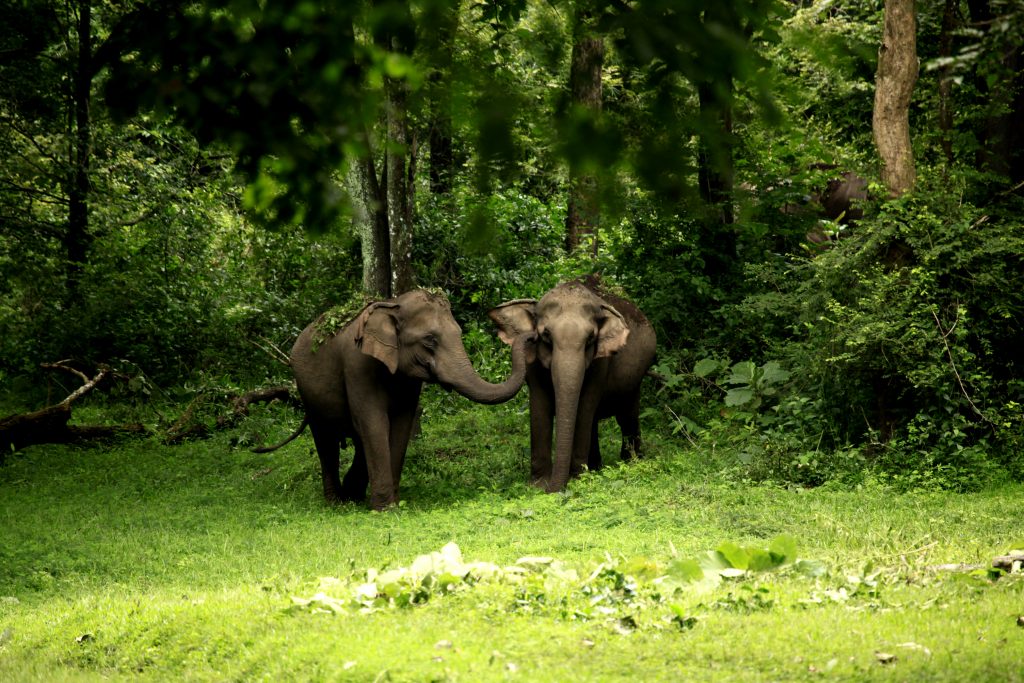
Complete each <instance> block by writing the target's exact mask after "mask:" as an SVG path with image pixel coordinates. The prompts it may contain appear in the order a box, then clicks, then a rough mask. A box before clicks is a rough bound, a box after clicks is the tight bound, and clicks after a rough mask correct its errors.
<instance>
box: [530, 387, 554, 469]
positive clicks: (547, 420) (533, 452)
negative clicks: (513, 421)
mask: <svg viewBox="0 0 1024 683" xmlns="http://www.w3.org/2000/svg"><path fill="white" fill-rule="evenodd" d="M554 405H555V404H554V401H553V400H552V396H551V392H550V391H549V390H547V389H545V388H544V387H543V386H536V385H534V384H532V383H531V385H530V483H531V484H532V485H534V486H539V487H540V488H545V487H546V486H547V484H548V480H549V479H551V432H552V429H551V425H552V421H553V420H554V416H555V411H554Z"/></svg>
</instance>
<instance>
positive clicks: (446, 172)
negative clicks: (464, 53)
mask: <svg viewBox="0 0 1024 683" xmlns="http://www.w3.org/2000/svg"><path fill="white" fill-rule="evenodd" d="M459 5H460V3H458V2H444V3H438V4H437V6H436V7H435V11H437V12H438V13H439V14H438V16H437V17H436V20H435V22H434V24H435V27H436V28H435V30H434V31H433V32H431V33H430V34H429V35H428V36H426V38H427V41H428V44H427V46H426V52H427V53H428V54H430V55H432V56H433V62H434V63H435V64H436V65H437V70H436V71H434V73H432V74H431V75H430V132H429V134H428V139H427V144H428V145H429V147H430V168H429V175H430V192H431V194H435V195H447V194H451V191H452V174H453V173H454V171H455V155H454V153H453V148H452V98H451V89H450V86H449V83H450V82H451V78H452V66H453V64H454V61H455V31H456V29H457V27H458V23H459Z"/></svg>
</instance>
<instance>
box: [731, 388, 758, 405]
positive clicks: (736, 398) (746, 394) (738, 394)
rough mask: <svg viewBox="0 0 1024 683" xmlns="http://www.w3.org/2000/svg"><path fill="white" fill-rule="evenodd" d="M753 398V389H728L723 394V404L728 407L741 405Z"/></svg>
mask: <svg viewBox="0 0 1024 683" xmlns="http://www.w3.org/2000/svg"><path fill="white" fill-rule="evenodd" d="M753 399H754V390H753V389H749V388H743V389H730V390H729V391H727V392H726V394H725V405H727V406H729V407H736V406H741V405H744V404H746V403H749V402H750V401H752V400H753Z"/></svg>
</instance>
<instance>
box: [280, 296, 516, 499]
mask: <svg viewBox="0 0 1024 683" xmlns="http://www.w3.org/2000/svg"><path fill="white" fill-rule="evenodd" d="M324 336H326V339H323V340H322V343H318V342H320V341H321V337H324ZM532 344H533V335H523V337H522V338H521V339H517V340H515V344H514V346H513V348H512V374H511V375H510V376H509V378H508V379H507V380H505V381H504V382H502V383H499V384H491V383H489V382H487V381H485V380H484V379H483V378H481V377H480V376H479V375H478V374H477V373H476V371H475V370H474V369H473V366H472V364H471V363H470V361H469V357H468V356H467V355H466V350H465V347H464V346H463V344H462V330H461V329H460V328H459V325H458V323H456V322H455V319H454V318H453V317H452V313H451V309H450V307H449V305H448V302H447V301H446V300H445V299H444V297H443V296H440V295H436V294H432V293H430V292H426V291H423V290H415V291H412V292H408V293H406V294H403V295H401V296H399V297H397V298H395V299H390V300H388V301H378V302H375V303H371V304H369V305H368V306H366V307H365V308H364V309H363V310H362V312H360V313H359V314H358V315H357V316H356V317H355V318H354V319H353V320H351V321H350V322H348V323H347V324H346V325H345V326H344V327H343V328H342V329H341V330H340V331H338V332H337V333H335V334H333V335H329V336H328V335H325V334H324V332H323V330H321V329H320V326H318V324H317V323H313V324H311V325H309V326H308V327H307V328H306V329H305V330H303V332H302V333H301V334H300V335H299V338H298V340H297V341H296V342H295V345H294V346H293V347H292V352H291V366H292V370H293V372H294V373H295V382H296V384H297V385H298V389H299V395H300V396H301V397H302V403H303V406H304V408H305V410H306V419H305V423H308V424H309V427H310V431H311V432H312V433H313V441H314V443H315V445H316V450H317V455H318V456H319V458H320V470H321V474H322V476H323V486H324V496H325V497H326V498H327V500H328V501H331V502H335V501H357V500H363V498H364V497H365V495H366V487H367V484H369V486H370V505H371V507H373V508H374V509H376V510H380V509H383V508H385V507H387V506H389V505H393V504H395V503H397V501H398V484H399V479H400V478H401V474H402V464H403V462H404V460H405V451H406V448H407V447H408V444H409V438H410V436H411V433H412V428H413V422H414V417H415V414H416V407H417V405H418V403H419V396H420V390H421V388H422V386H423V383H424V382H435V383H438V384H440V385H442V386H443V387H445V388H446V389H454V390H455V391H457V392H458V393H460V394H462V395H463V396H465V397H467V398H469V399H470V400H472V401H475V402H477V403H502V402H504V401H508V400H509V399H511V398H512V397H513V396H514V395H515V394H516V392H518V391H519V389H520V388H521V387H522V385H523V381H524V376H525V370H526V360H525V356H526V353H527V348H528V347H529V346H532ZM301 430H302V428H301V427H300V429H299V431H297V432H296V434H295V435H293V437H292V438H294V436H296V435H297V434H298V433H300V432H301ZM346 437H350V438H351V439H352V442H353V445H354V447H355V456H354V458H353V460H352V465H351V466H350V467H349V469H348V472H347V473H346V474H345V477H344V479H341V478H340V476H339V475H340V470H339V455H340V449H341V448H343V447H344V446H345V438H346ZM285 443H287V441H286V442H285ZM279 445H283V444H279ZM275 448H276V447H275ZM264 450H270V449H264Z"/></svg>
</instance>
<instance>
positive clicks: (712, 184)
mask: <svg viewBox="0 0 1024 683" xmlns="http://www.w3.org/2000/svg"><path fill="white" fill-rule="evenodd" d="M732 87H733V84H732V78H728V77H727V78H726V81H725V83H724V88H725V89H726V90H727V92H730V93H731V92H732ZM697 99H698V101H699V106H700V112H701V118H702V120H703V121H704V122H705V125H706V126H709V127H710V126H714V127H715V130H714V131H707V132H705V133H704V134H703V135H702V136H701V137H702V139H701V142H700V147H699V151H698V153H697V157H698V158H697V183H698V184H699V185H700V196H701V199H703V200H704V202H705V203H707V204H709V205H712V206H714V207H716V209H717V211H718V217H719V222H720V223H721V224H722V225H731V224H732V223H733V222H734V220H735V217H734V216H733V212H732V203H731V198H732V189H733V174H734V169H733V158H732V148H733V143H732V104H731V103H730V102H723V101H720V97H719V96H718V95H716V93H715V87H714V84H712V83H701V84H699V85H698V86H697ZM712 138H713V139H712Z"/></svg>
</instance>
